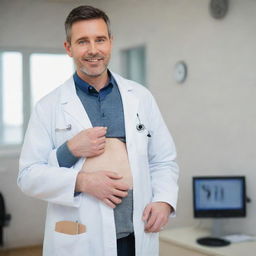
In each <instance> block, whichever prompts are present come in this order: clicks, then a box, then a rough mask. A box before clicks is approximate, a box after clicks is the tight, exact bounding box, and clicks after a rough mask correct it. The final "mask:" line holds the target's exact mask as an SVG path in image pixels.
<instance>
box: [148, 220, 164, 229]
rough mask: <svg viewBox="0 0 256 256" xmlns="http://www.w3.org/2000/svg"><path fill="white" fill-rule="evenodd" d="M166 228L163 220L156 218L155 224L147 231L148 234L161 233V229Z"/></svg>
mask: <svg viewBox="0 0 256 256" xmlns="http://www.w3.org/2000/svg"><path fill="white" fill-rule="evenodd" d="M163 226H164V223H163V220H162V219H161V218H159V217H158V218H156V220H155V223H154V224H153V225H152V226H151V227H150V228H149V229H148V230H147V231H148V232H159V231H160V230H161V227H163Z"/></svg>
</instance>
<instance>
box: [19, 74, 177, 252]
mask: <svg viewBox="0 0 256 256" xmlns="http://www.w3.org/2000/svg"><path fill="white" fill-rule="evenodd" d="M113 76H114V78H115V80H116V81H117V84H118V87H119V90H120V93H121V97H122V101H123V108H124V116H125V131H126V144H127V151H128V157H129V162H130V166H131V170H132V175H133V197H134V202H133V204H134V205H133V209H134V211H133V224H134V232H135V241H136V255H137V256H156V255H158V233H145V232H144V223H143V221H142V214H143V210H144V208H145V206H146V205H147V204H148V203H150V202H155V201H163V202H167V203H169V204H170V205H172V206H173V208H174V209H175V208H176V200H177V193H178V186H177V179H178V167H177V164H176V163H175V157H176V151H175V146H174V143H173V140H172V138H171V135H170V134H169V132H168V130H167V127H166V125H165V123H164V121H163V119H162V117H161V114H160V112H159V109H158V107H157V105H156V102H155V100H154V98H153V97H152V95H151V93H150V92H149V91H148V90H147V89H146V88H145V87H143V86H141V85H139V84H137V83H135V82H132V81H129V80H126V79H124V78H122V77H121V76H119V75H117V74H114V73H113ZM137 114H139V118H140V121H139V120H138V117H137ZM140 122H141V123H142V124H144V125H145V127H146V129H145V130H142V131H138V130H137V129H136V125H137V124H139V123H140ZM70 125H71V129H66V128H67V127H68V126H70ZM90 127H92V124H91V122H90V120H89V118H88V116H87V114H86V111H85V110H84V107H83V105H82V103H81V102H80V100H79V98H78V96H77V95H76V90H75V85H74V82H73V78H70V79H69V80H68V81H66V82H65V83H64V84H63V85H61V86H60V87H58V88H57V89H55V90H54V91H53V92H51V93H50V94H48V95H47V96H45V97H44V98H43V99H42V100H40V101H39V102H38V104H37V105H36V107H35V109H34V111H33V113H32V116H31V119H30V122H29V125H28V129H27V132H26V136H25V140H24V145H23V148H22V153H21V157H20V171H19V176H18V185H19V187H20V188H21V190H22V191H23V192H24V193H25V194H27V195H29V196H32V197H35V198H39V199H42V200H45V201H47V202H48V208H47V216H46V225H45V237H44V253H43V255H44V256H53V255H54V256H70V255H72V256H87V255H88V256H116V255H117V249H116V231H115V223H114V215H113V209H111V208H110V207H108V206H106V205H105V204H104V203H102V202H101V201H99V200H98V199H96V198H94V197H92V196H90V195H88V194H84V193H81V194H80V195H79V196H76V197H74V188H75V183H76V176H77V173H78V172H79V171H80V169H81V167H82V165H83V162H84V161H86V159H80V160H79V161H78V162H77V163H76V164H75V165H74V166H73V167H72V168H61V167H59V165H58V161H57V157H56V149H57V148H58V147H59V146H60V145H61V144H63V143H64V142H65V141H66V140H68V139H70V138H72V137H73V136H74V135H76V134H77V133H78V132H80V131H82V130H83V129H87V128H90ZM56 128H57V129H59V130H58V131H56ZM148 132H150V134H151V137H148V136H147V134H148ZM62 220H69V221H78V222H80V223H82V224H84V225H85V226H86V233H84V234H79V235H66V234H62V233H57V232H55V223H56V222H58V221H62Z"/></svg>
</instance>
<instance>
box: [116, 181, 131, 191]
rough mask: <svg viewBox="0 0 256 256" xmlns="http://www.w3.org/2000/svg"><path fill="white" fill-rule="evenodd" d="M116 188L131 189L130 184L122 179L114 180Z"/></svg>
mask: <svg viewBox="0 0 256 256" xmlns="http://www.w3.org/2000/svg"><path fill="white" fill-rule="evenodd" d="M114 187H115V189H118V190H123V191H127V190H128V189H129V185H128V184H126V183H125V182H122V181H115V182H114Z"/></svg>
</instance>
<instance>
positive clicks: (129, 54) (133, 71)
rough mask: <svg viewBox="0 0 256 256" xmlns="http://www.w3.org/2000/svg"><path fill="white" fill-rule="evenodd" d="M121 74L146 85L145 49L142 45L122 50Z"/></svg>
mask: <svg viewBox="0 0 256 256" xmlns="http://www.w3.org/2000/svg"><path fill="white" fill-rule="evenodd" d="M122 62H123V72H122V73H123V75H124V76H125V77H126V78H128V79H131V80H134V81H136V82H138V83H141V84H142V85H146V49H145V47H144V46H139V47H134V48H129V49H125V50H123V51H122Z"/></svg>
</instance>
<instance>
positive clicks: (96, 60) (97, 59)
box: [84, 57, 103, 63]
mask: <svg viewBox="0 0 256 256" xmlns="http://www.w3.org/2000/svg"><path fill="white" fill-rule="evenodd" d="M84 60H85V61H87V62H94V63H96V62H99V61H101V60H103V58H102V57H100V58H85V59H84Z"/></svg>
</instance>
